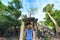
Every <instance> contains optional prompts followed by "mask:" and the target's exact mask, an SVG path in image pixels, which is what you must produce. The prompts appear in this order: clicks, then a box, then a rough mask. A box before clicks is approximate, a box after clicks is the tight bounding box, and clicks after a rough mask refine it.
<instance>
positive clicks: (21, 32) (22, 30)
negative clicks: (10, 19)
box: [19, 22, 24, 40]
mask: <svg viewBox="0 0 60 40" xmlns="http://www.w3.org/2000/svg"><path fill="white" fill-rule="evenodd" d="M23 38H24V22H22V25H21V30H20V38H19V40H23Z"/></svg>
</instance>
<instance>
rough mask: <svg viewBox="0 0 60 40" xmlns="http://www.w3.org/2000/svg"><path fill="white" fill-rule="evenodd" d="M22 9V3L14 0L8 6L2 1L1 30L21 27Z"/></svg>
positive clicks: (0, 13)
mask: <svg viewBox="0 0 60 40" xmlns="http://www.w3.org/2000/svg"><path fill="white" fill-rule="evenodd" d="M21 8H22V4H21V1H19V0H12V1H11V2H9V5H8V6H6V5H4V4H3V3H2V2H1V1H0V28H10V27H12V26H19V27H20V26H21V20H18V18H19V17H20V16H21V11H20V9H21Z"/></svg>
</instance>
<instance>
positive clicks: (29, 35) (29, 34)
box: [25, 29, 33, 40]
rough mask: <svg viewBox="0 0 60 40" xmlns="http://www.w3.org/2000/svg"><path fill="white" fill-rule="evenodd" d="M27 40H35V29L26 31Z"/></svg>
mask: <svg viewBox="0 0 60 40" xmlns="http://www.w3.org/2000/svg"><path fill="white" fill-rule="evenodd" d="M25 32H26V40H33V29H30V30H29V29H26V30H25Z"/></svg>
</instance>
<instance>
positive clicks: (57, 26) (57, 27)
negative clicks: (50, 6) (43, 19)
mask: <svg viewBox="0 0 60 40" xmlns="http://www.w3.org/2000/svg"><path fill="white" fill-rule="evenodd" d="M48 16H49V17H50V19H51V20H52V21H53V23H54V25H55V27H56V35H58V32H59V30H58V29H59V25H58V23H57V22H56V20H55V19H54V18H53V17H52V16H51V15H50V14H49V13H48Z"/></svg>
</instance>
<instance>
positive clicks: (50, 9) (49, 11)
mask: <svg viewBox="0 0 60 40" xmlns="http://www.w3.org/2000/svg"><path fill="white" fill-rule="evenodd" d="M53 7H54V4H48V5H46V6H45V7H44V8H43V12H46V17H47V19H46V20H48V21H46V22H47V23H49V24H53V25H54V26H55V28H56V33H57V34H58V32H60V31H59V25H58V23H57V20H56V19H55V18H54V16H56V15H57V13H58V12H57V10H55V11H54V10H53ZM55 14H56V15H55ZM56 17H57V16H56Z"/></svg>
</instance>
